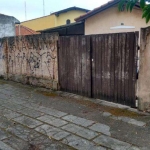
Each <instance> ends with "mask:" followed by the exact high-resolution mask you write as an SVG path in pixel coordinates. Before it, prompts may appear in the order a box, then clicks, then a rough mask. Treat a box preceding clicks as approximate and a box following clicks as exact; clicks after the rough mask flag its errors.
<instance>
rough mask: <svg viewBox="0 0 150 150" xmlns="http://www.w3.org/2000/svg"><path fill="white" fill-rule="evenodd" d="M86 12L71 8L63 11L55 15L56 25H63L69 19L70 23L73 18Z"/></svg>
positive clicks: (72, 21)
mask: <svg viewBox="0 0 150 150" xmlns="http://www.w3.org/2000/svg"><path fill="white" fill-rule="evenodd" d="M85 13H86V12H85V11H81V10H71V11H68V12H64V13H61V14H59V16H56V26H61V25H65V24H66V21H67V20H68V19H69V20H70V21H71V23H74V22H75V20H74V19H75V18H77V17H79V16H81V15H84V14H85Z"/></svg>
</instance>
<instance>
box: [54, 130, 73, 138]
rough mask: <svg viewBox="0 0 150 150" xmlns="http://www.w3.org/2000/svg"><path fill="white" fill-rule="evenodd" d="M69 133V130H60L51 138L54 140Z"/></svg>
mask: <svg viewBox="0 0 150 150" xmlns="http://www.w3.org/2000/svg"><path fill="white" fill-rule="evenodd" d="M69 135H70V133H69V132H66V131H60V132H58V133H56V134H55V135H53V138H54V139H55V140H62V139H63V138H65V137H67V136H69Z"/></svg>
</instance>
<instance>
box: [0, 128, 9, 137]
mask: <svg viewBox="0 0 150 150" xmlns="http://www.w3.org/2000/svg"><path fill="white" fill-rule="evenodd" d="M8 137H10V135H9V134H8V133H6V132H4V131H2V130H1V129H0V140H4V139H6V138H8Z"/></svg>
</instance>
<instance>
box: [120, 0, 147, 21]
mask: <svg viewBox="0 0 150 150" xmlns="http://www.w3.org/2000/svg"><path fill="white" fill-rule="evenodd" d="M148 2H150V0H121V1H120V3H119V6H118V8H119V10H120V11H121V10H122V8H123V7H124V6H125V7H126V9H127V11H130V12H131V11H132V9H133V7H134V6H135V5H136V4H139V5H140V7H141V9H142V11H143V15H142V18H145V19H146V23H148V22H149V21H150V4H149V3H148Z"/></svg>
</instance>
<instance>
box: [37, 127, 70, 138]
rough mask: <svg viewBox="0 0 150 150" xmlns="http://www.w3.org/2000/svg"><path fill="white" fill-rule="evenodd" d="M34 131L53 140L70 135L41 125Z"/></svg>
mask: <svg viewBox="0 0 150 150" xmlns="http://www.w3.org/2000/svg"><path fill="white" fill-rule="evenodd" d="M35 130H36V131H37V132H40V133H42V134H44V135H46V136H49V137H50V138H53V139H55V140H61V139H63V138H65V137H66V136H68V135H70V133H68V132H66V131H63V130H61V129H59V128H55V127H52V126H50V125H42V126H39V127H37V128H36V129H35Z"/></svg>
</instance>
